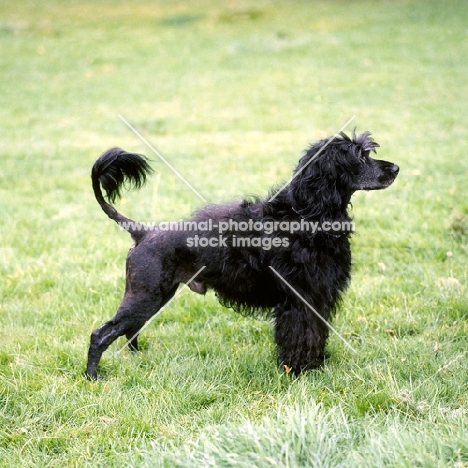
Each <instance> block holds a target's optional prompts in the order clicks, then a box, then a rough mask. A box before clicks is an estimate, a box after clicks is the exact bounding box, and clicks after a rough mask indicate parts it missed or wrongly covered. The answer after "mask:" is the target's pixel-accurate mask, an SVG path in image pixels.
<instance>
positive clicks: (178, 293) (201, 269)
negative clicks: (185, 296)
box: [117, 265, 206, 354]
mask: <svg viewBox="0 0 468 468" xmlns="http://www.w3.org/2000/svg"><path fill="white" fill-rule="evenodd" d="M205 268H206V265H204V266H202V267H201V268H200V269H199V270H198V271H197V272H196V273H195V274H194V275H193V276H192V277H191V278H190V279H189V280H188V281H187V282H186V283H185V284H184V285H183V287H182V288H180V289H179V290H178V291H177V292H176V293H175V294H174V296H172V298H171V299H170V300H169V301H168V302H166V303H165V304H164V305H163V306H162V307H161V308H160V309H159V310H158V313H159V312H161V310H163V309H164V308H166V307H167V306H168V305H169V304H170V303H171V302H172V301H173V300H174V299H175V298H176V297H177V296H179V295H180V294H181V293H182V291H183V290H184V288H186V287H187V285H188V284H190V283H191V282H192V281H193V280H194V279H195V278H196V277H197V276H198V275H199V274H200V273H201V272H202V271H203V270H204V269H205ZM155 318H156V314H154V315H153V317H151V318H150V319H149V320H148V321H147V322H146V323H145V324H144V325H143V326H142V327H141V328H140V329H139V330H138V331H137V332H136V333H135V334H134V335H133V336H132V337H131V338H130V339H129V340H127V342H126V343H125V344H124V345H123V346H122V347H121V348H120V349H119V350H118V351H117V354H119V353H121V352H122V351H123V349H125V348H126V346H127V345H128V343H130V341H132V340H133V339H134V338H135V337H136V336H138V335H139V334H140V333H141V332H142V331H143V330H144V329H145V328H146V327H147V326H148V325H149V324H150V323H151V322H152V321H153V320H154V319H155Z"/></svg>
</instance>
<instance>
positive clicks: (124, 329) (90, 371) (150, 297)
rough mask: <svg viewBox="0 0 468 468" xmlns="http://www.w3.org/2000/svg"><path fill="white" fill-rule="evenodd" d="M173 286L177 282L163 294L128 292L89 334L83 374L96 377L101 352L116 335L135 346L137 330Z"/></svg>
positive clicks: (158, 307) (165, 299)
mask: <svg viewBox="0 0 468 468" xmlns="http://www.w3.org/2000/svg"><path fill="white" fill-rule="evenodd" d="M176 290H177V285H176V286H174V287H173V288H172V289H171V290H170V291H168V292H167V293H166V294H165V295H164V296H163V297H161V296H158V295H157V294H151V293H149V292H145V293H140V294H137V295H133V294H132V293H128V292H127V293H126V294H125V297H124V299H123V301H122V303H121V305H120V307H119V309H118V311H117V313H116V314H115V316H114V317H113V318H112V319H111V320H109V321H108V322H106V323H104V324H103V325H101V326H100V327H99V328H97V329H96V330H94V331H93V333H92V334H91V342H90V345H89V351H88V365H87V368H86V375H87V376H88V377H89V378H91V379H93V380H95V379H96V378H97V366H98V364H99V361H100V359H101V356H102V354H103V353H104V351H105V350H106V349H107V348H108V347H109V346H110V345H111V344H112V343H113V342H114V341H115V340H116V339H117V338H118V337H119V336H122V335H126V337H127V339H129V345H130V349H134V350H135V349H138V332H139V331H140V330H141V329H142V327H143V326H144V324H145V323H146V321H147V320H149V319H150V318H151V317H152V316H153V315H154V314H156V313H157V312H158V311H159V310H160V309H161V307H162V306H163V305H164V304H166V303H167V302H168V301H169V300H170V299H171V297H172V296H173V295H174V293H175V292H176Z"/></svg>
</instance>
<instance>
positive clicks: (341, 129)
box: [268, 115, 356, 202]
mask: <svg viewBox="0 0 468 468" xmlns="http://www.w3.org/2000/svg"><path fill="white" fill-rule="evenodd" d="M355 118H356V116H355V115H353V116H352V117H351V118H350V119H349V120H348V121H347V122H346V123H345V124H344V125H343V126H342V127H341V128H340V129H339V130H338V131H337V132H336V133H335V134H334V135H333V136H332V137H330V138H329V140H328V141H327V142H326V143H325V144H324V145H323V146H322V147H321V148H320V149H319V150H318V151H317V152H316V153H315V154H314V157H313V158H310V159H309V160H308V161H307V163H306V164H304V166H302V167H301V168H300V169H299V170H298V171H297V172H296V173H295V174H294V175H293V176H292V177H291V178H290V179H289V180H288V181H287V182H286V183H285V184H284V185H283V186H282V187H281V188H280V189H279V190H278V191H276V193H275V194H274V195H273V196H272V197H271V198H270V199H269V200H268V201H269V202H272V201H273V200H274V199H275V198H276V197H277V196H278V195H279V193H280V192H281V191H282V190H284V189H285V188H286V187H287V186H288V185H289V184H290V183H291V182H292V181H293V180H294V179H295V178H296V177H297V176H298V175H299V174H300V173H301V172H302V171H303V170H304V169H305V168H306V167H307V166H308V165H309V164H310V163H311V162H312V161H313V160H314V159H315V158H316V157H317V156H318V155H319V154H320V153H322V152H323V150H324V149H325V148H326V147H327V146H328V145H329V144H330V143H331V142H332V141H333V140H334V139H335V138H337V137H338V135H339V134H340V132H342V131H343V130H344V129H345V128H346V127H347V126H348V125H349V124H350V123H351V122H352V121H353V120H354V119H355Z"/></svg>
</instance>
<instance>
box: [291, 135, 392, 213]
mask: <svg viewBox="0 0 468 468" xmlns="http://www.w3.org/2000/svg"><path fill="white" fill-rule="evenodd" d="M379 146H380V145H379V144H378V143H376V142H375V141H374V140H373V139H372V138H371V137H370V133H369V132H364V133H361V134H360V135H358V136H356V133H355V132H353V136H352V138H350V137H348V136H347V135H346V134H344V133H340V134H339V136H335V137H331V138H328V139H325V140H321V141H319V142H317V143H315V144H314V145H312V146H311V147H310V148H309V149H308V150H307V151H306V153H305V155H304V156H303V157H302V158H301V160H300V161H299V164H298V165H297V167H296V169H295V171H294V177H293V179H292V181H291V184H290V186H289V192H288V193H289V198H290V201H291V204H292V207H293V208H294V210H295V211H297V212H298V213H299V214H301V215H302V216H303V217H304V218H312V217H314V218H322V219H333V218H337V217H340V215H343V214H344V213H345V211H346V207H347V205H348V204H349V202H350V199H351V195H352V194H353V193H354V192H355V191H356V190H380V189H384V188H387V187H388V186H389V185H391V184H392V183H393V181H394V180H395V178H396V176H397V175H398V171H399V167H398V166H397V165H395V164H393V163H390V162H387V161H382V160H378V159H373V158H371V157H370V154H371V152H375V150H376V148H378V147H379Z"/></svg>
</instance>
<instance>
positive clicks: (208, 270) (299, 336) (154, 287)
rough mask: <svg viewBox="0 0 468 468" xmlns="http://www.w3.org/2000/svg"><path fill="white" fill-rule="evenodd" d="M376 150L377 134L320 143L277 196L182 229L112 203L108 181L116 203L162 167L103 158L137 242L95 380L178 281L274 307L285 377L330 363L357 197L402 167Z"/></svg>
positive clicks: (104, 333)
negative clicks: (328, 348)
mask: <svg viewBox="0 0 468 468" xmlns="http://www.w3.org/2000/svg"><path fill="white" fill-rule="evenodd" d="M378 146H379V145H378V144H377V143H376V142H374V141H373V139H372V138H371V137H370V133H369V132H365V133H362V134H361V135H359V136H356V135H355V134H353V137H352V139H351V138H349V137H348V136H346V135H345V134H344V133H341V134H340V137H333V138H330V139H327V140H321V141H319V142H318V143H316V144H314V145H312V146H311V147H310V148H309V149H308V150H307V151H306V153H305V155H304V156H303V157H302V159H301V160H300V161H299V164H298V166H297V168H296V170H295V171H294V175H293V178H292V179H291V181H290V183H288V184H287V185H286V186H285V187H283V188H282V189H279V190H278V191H276V192H275V191H272V193H271V196H270V197H269V198H264V199H255V200H243V201H241V202H236V203H230V204H222V205H209V206H206V207H204V208H202V209H200V210H199V211H198V212H196V213H195V216H194V217H193V218H192V219H191V220H190V221H187V222H186V223H185V224H184V225H183V226H182V222H181V223H179V227H182V229H179V228H178V229H172V230H168V229H162V225H160V226H159V227H158V228H155V229H151V230H148V229H146V230H145V229H142V226H141V225H139V224H138V223H135V222H133V221H132V220H130V219H128V218H126V217H124V216H122V215H121V214H120V213H118V212H117V211H116V210H115V209H114V208H113V207H112V206H111V205H110V204H109V203H107V202H106V200H105V199H104V197H103V194H102V192H101V186H102V187H103V188H104V190H105V192H106V197H107V199H108V200H109V201H110V203H112V202H114V201H115V199H116V198H118V197H119V196H120V190H121V188H122V186H123V185H124V183H125V182H127V183H129V184H130V185H133V186H134V187H135V188H139V187H140V186H141V185H143V184H144V183H145V181H146V175H147V174H149V173H151V172H152V170H151V168H150V167H149V165H148V163H147V162H146V159H145V158H144V157H142V156H140V155H138V154H132V153H127V152H125V151H123V150H121V149H118V148H113V149H110V150H108V151H106V152H105V153H103V154H102V156H101V157H100V158H99V159H98V160H97V161H96V162H95V164H94V166H93V170H92V175H91V177H92V183H93V189H94V194H95V196H96V199H97V201H98V202H99V204H100V205H101V208H102V209H103V210H104V212H105V213H106V214H107V216H109V218H111V219H113V220H114V221H116V222H117V223H119V225H120V226H122V227H124V228H125V229H126V230H128V231H129V232H130V234H131V236H132V238H133V240H134V241H135V245H134V246H133V247H132V248H131V249H130V251H129V253H128V257H127V277H126V287H125V295H124V297H123V300H122V303H121V305H120V307H119V309H118V311H117V313H116V315H115V317H114V318H112V319H111V320H109V321H108V322H106V323H104V324H103V325H102V326H101V327H99V328H98V329H96V330H94V332H93V333H92V334H91V344H90V347H89V353H88V367H87V370H86V373H87V375H88V376H89V377H90V378H92V379H95V378H96V377H97V372H96V369H97V365H98V363H99V360H100V359H101V356H102V353H103V352H104V351H105V350H106V349H107V348H108V347H109V345H110V344H111V343H112V342H113V341H114V340H115V339H116V338H117V337H119V336H121V335H126V337H127V339H128V340H129V346H130V348H131V349H132V350H137V349H138V343H137V339H138V333H139V331H140V330H141V328H142V327H143V326H144V324H145V322H146V321H147V320H148V319H149V318H150V317H152V316H153V315H154V314H156V313H157V312H158V311H159V310H160V309H161V307H162V306H164V304H166V303H167V302H168V301H169V300H170V299H171V298H172V297H173V295H174V294H175V292H176V290H177V287H178V286H179V284H180V283H187V284H188V286H189V287H190V289H191V290H192V291H194V292H197V293H200V294H204V293H205V292H206V291H207V290H208V289H213V290H214V291H216V293H217V295H218V297H219V299H220V301H221V302H222V303H223V304H224V305H227V306H231V307H234V308H236V309H238V310H241V311H243V312H245V313H249V312H250V313H255V311H258V310H260V311H268V312H269V313H271V316H272V318H273V320H274V325H275V338H276V343H277V347H278V361H279V364H280V365H282V366H284V368H285V369H286V371H287V372H289V371H291V372H293V373H294V374H299V373H300V372H301V371H303V370H306V369H311V368H316V367H318V366H320V364H322V362H323V360H324V349H325V342H326V339H327V336H328V331H329V330H328V328H329V327H328V326H327V323H328V321H329V320H330V318H331V315H332V313H333V310H334V308H335V307H336V304H337V302H338V301H339V299H340V296H341V294H342V292H343V290H344V289H345V288H346V286H347V284H348V282H349V279H350V271H351V250H350V242H349V237H350V235H351V229H350V228H349V227H350V226H352V222H351V218H350V217H349V216H348V213H347V207H348V205H349V203H350V199H351V195H352V194H353V193H354V192H355V191H356V190H379V189H384V188H386V187H388V186H389V185H391V184H392V183H393V181H394V180H395V178H396V176H397V174H398V171H399V168H398V166H396V165H395V164H392V163H390V162H386V161H380V160H375V159H372V158H371V157H370V156H369V154H370V152H371V151H374V152H375V148H377V147H378ZM173 227H175V226H173ZM183 228H185V229H183ZM197 273H198V274H197Z"/></svg>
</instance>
